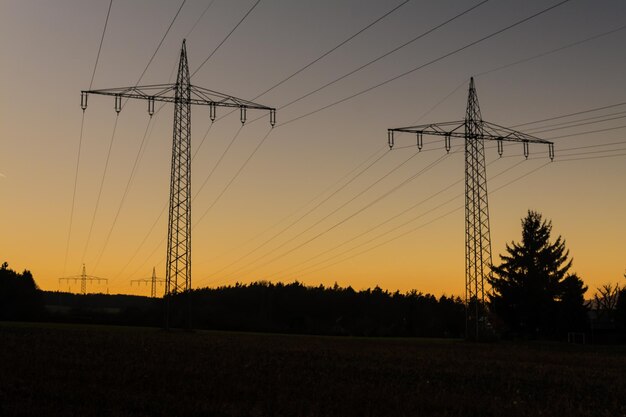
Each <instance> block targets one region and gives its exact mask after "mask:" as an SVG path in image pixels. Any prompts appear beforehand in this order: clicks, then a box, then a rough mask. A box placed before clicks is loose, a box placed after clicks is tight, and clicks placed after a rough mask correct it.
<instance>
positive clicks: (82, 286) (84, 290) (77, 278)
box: [59, 264, 109, 294]
mask: <svg viewBox="0 0 626 417" xmlns="http://www.w3.org/2000/svg"><path fill="white" fill-rule="evenodd" d="M63 280H65V281H67V282H69V281H74V283H76V282H78V281H80V292H81V294H87V281H89V282H94V281H95V282H97V283H98V284H100V282H102V281H104V282H106V283H108V282H109V280H108V279H106V278H99V277H94V276H92V275H87V272H86V270H85V264H83V273H82V274H80V275H74V276H71V277H63V278H59V284H61V282H62V281H63ZM107 291H108V289H107Z"/></svg>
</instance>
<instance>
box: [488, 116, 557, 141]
mask: <svg viewBox="0 0 626 417" xmlns="http://www.w3.org/2000/svg"><path fill="white" fill-rule="evenodd" d="M481 125H482V128H483V132H482V134H481V136H482V137H483V139H485V140H502V141H505V142H526V143H542V144H544V145H549V144H552V142H550V141H548V140H545V139H540V138H538V137H535V136H531V135H528V134H526V133H523V132H519V131H517V130H513V129H509V128H506V127H503V126H500V125H497V124H495V123H490V122H485V121H483V122H482V123H481Z"/></svg>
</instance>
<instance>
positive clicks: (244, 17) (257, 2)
mask: <svg viewBox="0 0 626 417" xmlns="http://www.w3.org/2000/svg"><path fill="white" fill-rule="evenodd" d="M260 2H261V0H257V1H256V2H255V3H254V4H253V5H252V7H251V8H250V9H249V10H248V11H247V12H246V14H245V15H244V16H243V17H242V18H241V20H240V21H239V22H238V23H237V24H236V25H235V27H234V28H233V29H232V30H231V31H230V32H229V33H228V35H226V37H225V38H224V39H222V42H220V43H219V45H217V47H216V48H215V49H214V50H213V52H211V53H210V54H209V56H208V57H207V58H206V59H205V60H204V61H202V64H200V66H199V67H198V68H197V69H196V70H195V71H194V72H193V73H191V77H193V76H194V75H196V72H198V71H200V68H202V67H203V66H204V64H206V63H207V61H208V60H209V59H211V57H212V56H213V54H215V53H216V52H217V50H218V49H220V47H221V46H222V45H223V44H224V42H226V40H228V38H230V35H232V34H233V32H234V31H235V30H237V28H238V27H239V25H241V23H243V21H244V20H246V17H248V15H249V14H250V13H252V10H254V8H255V7H256V6H257V5H258V4H259V3H260Z"/></svg>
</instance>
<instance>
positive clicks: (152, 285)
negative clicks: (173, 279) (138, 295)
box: [130, 268, 165, 298]
mask: <svg viewBox="0 0 626 417" xmlns="http://www.w3.org/2000/svg"><path fill="white" fill-rule="evenodd" d="M164 282H165V280H164V279H162V278H157V276H156V268H152V278H142V279H133V280H131V281H130V285H131V286H132V285H133V283H137V285H141V284H146V285H148V284H150V297H152V298H156V286H157V283H159V284H162V283H164Z"/></svg>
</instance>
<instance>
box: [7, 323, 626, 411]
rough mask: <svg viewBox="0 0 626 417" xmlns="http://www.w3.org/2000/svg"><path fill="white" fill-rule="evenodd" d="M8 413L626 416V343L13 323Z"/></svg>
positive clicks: (9, 327) (9, 328)
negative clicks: (471, 340)
mask: <svg viewBox="0 0 626 417" xmlns="http://www.w3.org/2000/svg"><path fill="white" fill-rule="evenodd" d="M0 415H2V416H14V415H15V416H22V415H23V416H200V415H207V416H431V415H432V416H525V417H528V416H539V415H541V416H559V415H563V416H611V417H616V416H626V347H623V346H622V347H594V346H580V345H565V344H541V343H530V344H510V343H497V344H474V343H465V342H462V341H447V340H419V339H359V338H331V337H313V336H284V335H263V334H246V333H225V332H194V333H187V332H164V331H161V330H157V329H146V328H123V327H119V328H118V327H102V326H91V327H90V326H75V325H49V324H19V323H0Z"/></svg>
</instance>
